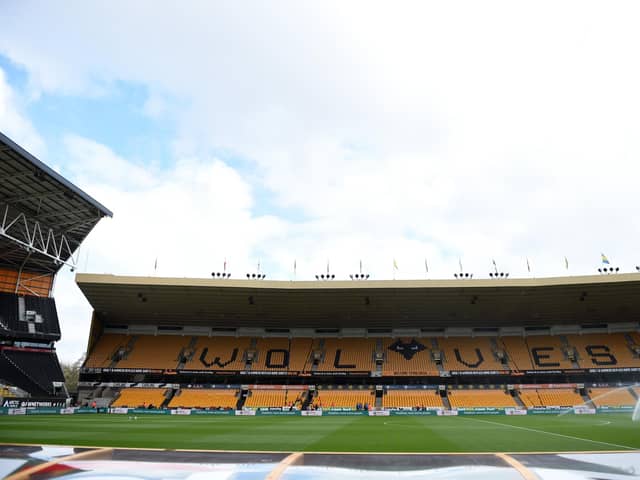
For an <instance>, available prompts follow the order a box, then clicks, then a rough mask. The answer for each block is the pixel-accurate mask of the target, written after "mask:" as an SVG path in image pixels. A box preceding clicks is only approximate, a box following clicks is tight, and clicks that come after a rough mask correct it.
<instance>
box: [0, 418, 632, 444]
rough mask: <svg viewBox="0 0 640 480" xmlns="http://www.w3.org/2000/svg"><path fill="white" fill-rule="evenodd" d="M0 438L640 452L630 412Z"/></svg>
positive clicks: (86, 422)
mask: <svg viewBox="0 0 640 480" xmlns="http://www.w3.org/2000/svg"><path fill="white" fill-rule="evenodd" d="M0 443H29V444H50V445H51V444H54V445H71V446H107V447H141V448H167V449H205V450H246V451H259V450H262V451H269V450H270V451H305V452H549V451H552V452H554V451H595V450H622V451H630V450H634V449H640V423H638V422H632V421H631V418H630V415H623V414H606V415H597V416H594V415H564V416H555V415H535V416H534V415H530V416H522V417H505V416H490V415H483V416H466V417H463V416H460V417H433V416H422V417H420V416H406V417H404V416H403V417H396V416H392V417H267V416H264V417H223V416H219V417H218V416H210V417H209V416H198V417H195V416H193V417H190V416H189V417H187V416H164V415H163V416H151V415H148V416H145V415H138V417H137V420H134V419H130V418H129V416H127V415H73V416H36V415H34V416H26V417H25V416H14V417H13V416H12V417H10V416H2V417H0Z"/></svg>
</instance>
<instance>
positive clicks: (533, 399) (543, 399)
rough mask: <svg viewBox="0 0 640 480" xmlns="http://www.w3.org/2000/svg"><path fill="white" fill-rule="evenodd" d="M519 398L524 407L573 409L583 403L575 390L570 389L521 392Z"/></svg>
mask: <svg viewBox="0 0 640 480" xmlns="http://www.w3.org/2000/svg"><path fill="white" fill-rule="evenodd" d="M519 396H520V399H521V400H522V402H523V403H524V405H525V407H574V406H576V405H582V404H584V403H585V401H584V399H583V398H582V397H581V396H580V395H579V394H578V393H577V392H576V391H575V389H570V388H557V389H551V388H548V389H535V390H534V389H531V390H521V391H520V393H519Z"/></svg>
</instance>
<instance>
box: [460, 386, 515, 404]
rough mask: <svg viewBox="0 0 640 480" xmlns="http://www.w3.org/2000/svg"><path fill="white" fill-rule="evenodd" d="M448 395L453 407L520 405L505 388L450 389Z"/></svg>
mask: <svg viewBox="0 0 640 480" xmlns="http://www.w3.org/2000/svg"><path fill="white" fill-rule="evenodd" d="M448 397H449V402H450V403H451V407H452V408H465V407H514V408H515V407H517V406H518V404H517V403H516V401H515V400H514V399H513V397H512V396H511V395H509V393H508V392H505V391H504V390H450V391H449V394H448Z"/></svg>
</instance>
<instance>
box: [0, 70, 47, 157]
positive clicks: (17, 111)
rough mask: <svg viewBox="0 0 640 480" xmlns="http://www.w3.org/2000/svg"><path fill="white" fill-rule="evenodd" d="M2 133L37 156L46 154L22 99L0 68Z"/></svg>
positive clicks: (0, 128)
mask: <svg viewBox="0 0 640 480" xmlns="http://www.w3.org/2000/svg"><path fill="white" fill-rule="evenodd" d="M0 131H2V132H3V133H4V134H5V135H7V136H8V137H9V138H11V139H12V140H13V141H15V142H17V143H18V144H19V145H20V146H22V147H24V148H25V149H27V150H28V151H30V152H31V153H33V154H35V155H41V154H42V153H43V152H44V142H43V141H42V139H41V138H40V136H39V135H38V133H37V132H36V131H35V129H34V128H33V125H32V124H31V122H30V121H29V120H28V118H27V117H26V115H25V113H24V112H23V108H22V105H21V102H20V99H19V98H18V97H17V95H16V93H15V92H14V90H13V89H12V88H11V86H10V85H9V83H8V81H7V78H6V74H5V72H4V70H3V69H2V68H0Z"/></svg>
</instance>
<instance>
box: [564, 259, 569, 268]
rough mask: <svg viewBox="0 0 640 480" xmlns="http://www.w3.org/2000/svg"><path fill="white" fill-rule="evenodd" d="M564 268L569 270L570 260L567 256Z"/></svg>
mask: <svg viewBox="0 0 640 480" xmlns="http://www.w3.org/2000/svg"><path fill="white" fill-rule="evenodd" d="M564 268H565V270H569V260H568V259H567V257H564Z"/></svg>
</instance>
